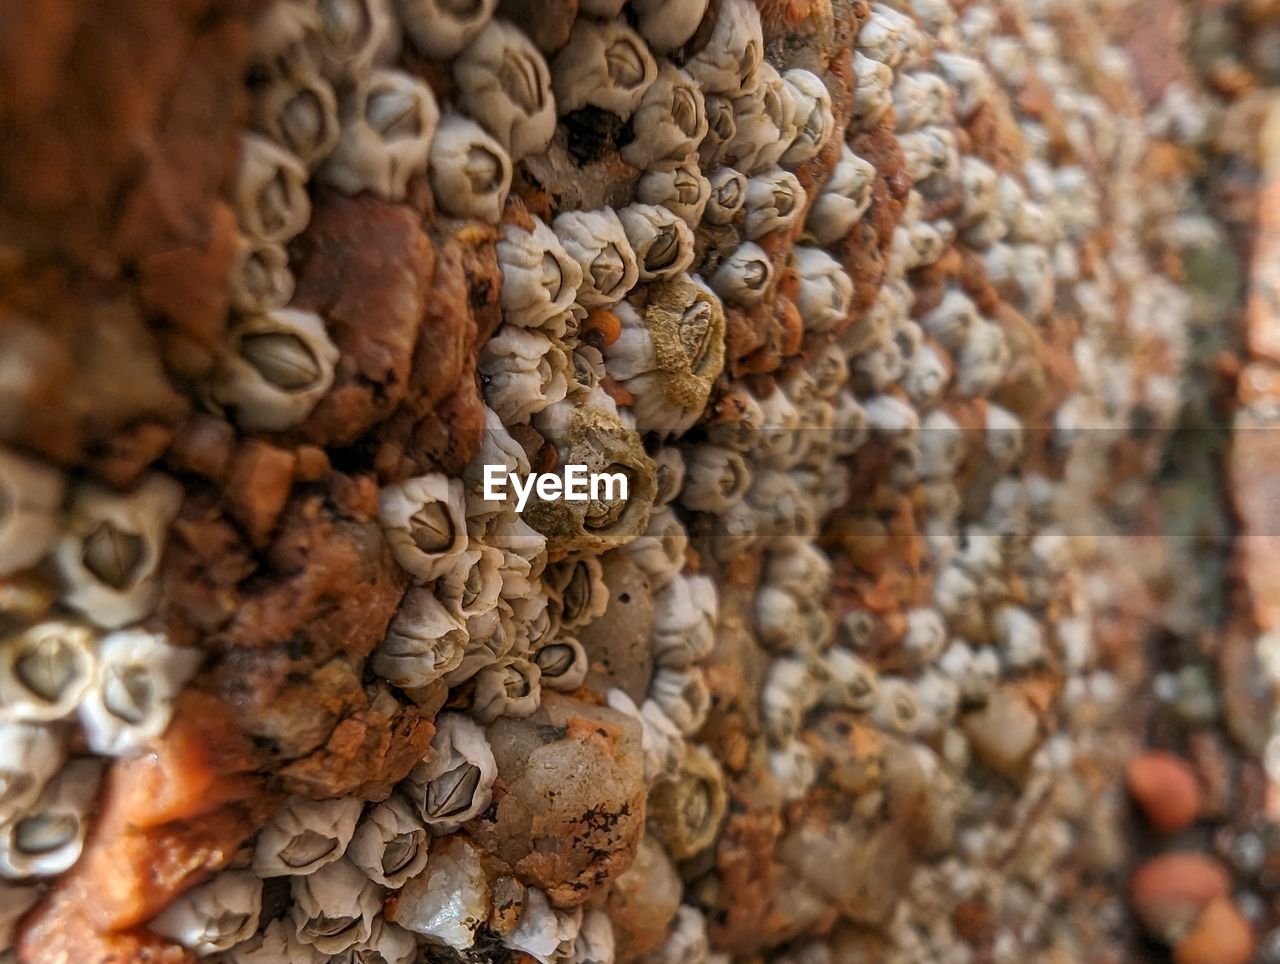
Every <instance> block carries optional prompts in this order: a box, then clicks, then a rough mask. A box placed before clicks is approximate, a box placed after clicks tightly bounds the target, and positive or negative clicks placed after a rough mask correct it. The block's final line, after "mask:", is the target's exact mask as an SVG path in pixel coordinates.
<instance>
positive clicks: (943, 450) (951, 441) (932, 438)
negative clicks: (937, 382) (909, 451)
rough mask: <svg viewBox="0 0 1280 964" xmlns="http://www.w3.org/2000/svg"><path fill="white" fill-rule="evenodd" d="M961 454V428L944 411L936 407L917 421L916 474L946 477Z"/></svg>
mask: <svg viewBox="0 0 1280 964" xmlns="http://www.w3.org/2000/svg"><path fill="white" fill-rule="evenodd" d="M964 455H965V437H964V430H963V429H961V427H960V424H959V423H958V422H957V421H956V420H955V419H954V418H952V417H951V415H949V414H948V413H947V412H944V411H942V410H941V409H937V410H935V411H932V412H930V413H929V414H928V415H926V416H925V417H924V420H923V421H922V422H921V423H920V476H921V478H924V479H950V478H953V477H954V476H955V472H956V469H957V468H958V467H959V465H960V462H961V460H962V459H963V458H964Z"/></svg>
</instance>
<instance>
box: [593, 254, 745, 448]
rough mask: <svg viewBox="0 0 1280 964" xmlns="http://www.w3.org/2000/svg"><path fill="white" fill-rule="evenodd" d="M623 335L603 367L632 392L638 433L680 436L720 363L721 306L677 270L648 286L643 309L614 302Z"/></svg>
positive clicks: (703, 400) (699, 410) (700, 285)
mask: <svg viewBox="0 0 1280 964" xmlns="http://www.w3.org/2000/svg"><path fill="white" fill-rule="evenodd" d="M618 317H619V318H620V319H621V320H622V334H621V336H620V337H619V338H618V340H617V341H616V342H614V343H613V344H612V345H610V346H608V348H607V349H605V367H606V368H607V369H608V371H609V374H610V375H612V376H613V377H614V378H616V379H618V381H619V382H621V383H622V384H623V385H624V386H625V387H626V389H627V391H629V392H630V393H631V394H632V395H633V396H634V399H635V401H634V402H633V403H632V405H633V407H632V412H633V414H634V415H635V420H636V428H637V429H638V430H640V431H641V432H657V433H659V434H662V435H680V434H683V433H684V432H686V431H688V429H689V428H690V427H691V426H692V425H693V424H694V423H695V422H696V421H697V420H698V419H699V418H700V417H701V416H702V410H703V408H704V407H705V406H706V404H707V398H708V396H709V395H710V394H711V385H712V383H714V382H715V380H716V378H717V377H719V375H720V372H721V370H722V369H723V368H724V330H725V321H724V309H723V307H722V306H721V304H720V299H719V298H717V297H716V295H715V294H714V293H713V292H712V291H711V289H709V288H708V287H707V286H706V285H705V284H703V283H702V281H701V280H700V279H698V278H696V277H691V276H689V275H680V276H678V277H676V278H673V279H671V280H670V281H666V282H663V283H660V284H654V285H651V286H650V287H649V303H648V304H647V305H645V306H644V308H643V309H635V308H633V307H631V306H630V305H627V304H623V305H620V306H619V309H618Z"/></svg>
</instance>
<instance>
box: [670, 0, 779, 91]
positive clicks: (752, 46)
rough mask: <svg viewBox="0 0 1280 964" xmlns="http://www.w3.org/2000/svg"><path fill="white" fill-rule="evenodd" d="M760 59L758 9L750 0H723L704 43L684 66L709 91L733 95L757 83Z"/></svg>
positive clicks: (760, 42) (752, 88) (761, 59)
mask: <svg viewBox="0 0 1280 964" xmlns="http://www.w3.org/2000/svg"><path fill="white" fill-rule="evenodd" d="M762 63H764V34H763V32H762V30H761V27H760V11H759V10H757V9H756V5H755V4H754V3H751V2H750V0H725V2H723V3H721V4H720V9H719V11H718V12H717V14H716V21H715V24H714V25H713V26H712V29H711V34H710V36H709V37H708V38H707V42H706V45H705V46H704V47H703V48H702V49H701V50H700V51H698V53H697V54H695V55H694V56H693V57H691V58H690V59H689V62H688V63H686V64H685V68H684V69H685V70H687V71H688V72H689V74H690V75H691V76H692V77H693V79H694V80H696V81H697V82H698V86H700V87H701V88H702V89H703V91H704V92H706V93H709V94H730V95H736V94H738V93H739V92H743V93H746V92H749V91H752V90H754V89H755V87H756V84H757V83H759V72H760V65H761V64H762Z"/></svg>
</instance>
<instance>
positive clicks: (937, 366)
mask: <svg viewBox="0 0 1280 964" xmlns="http://www.w3.org/2000/svg"><path fill="white" fill-rule="evenodd" d="M950 381H951V374H950V372H949V371H948V370H947V365H946V362H944V361H943V360H942V356H941V355H939V354H938V352H937V350H936V349H935V348H934V347H933V346H932V345H922V346H921V348H920V351H919V352H917V353H916V356H915V357H914V358H913V359H911V363H910V365H909V366H908V368H907V370H906V372H905V373H904V374H903V376H902V381H901V385H902V390H903V391H905V392H906V393H907V397H908V398H910V399H911V401H912V402H914V403H915V404H916V405H917V406H921V407H923V406H926V405H929V404H931V403H933V402H936V401H937V400H938V399H939V398H941V397H942V393H943V392H945V391H946V388H947V384H948V383H949V382H950Z"/></svg>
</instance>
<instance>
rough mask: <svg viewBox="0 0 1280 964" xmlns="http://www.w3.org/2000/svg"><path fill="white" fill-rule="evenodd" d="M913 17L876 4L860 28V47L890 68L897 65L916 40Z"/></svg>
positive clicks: (858, 45)
mask: <svg viewBox="0 0 1280 964" xmlns="http://www.w3.org/2000/svg"><path fill="white" fill-rule="evenodd" d="M916 33H917V30H916V25H915V23H913V22H912V20H911V18H910V17H909V16H908V15H907V14H905V13H900V12H898V11H897V10H894V9H893V8H892V7H889V6H885V5H884V4H880V3H877V4H873V5H872V8H871V16H870V17H868V18H867V22H866V23H864V24H863V25H862V27H861V28H860V29H859V30H858V37H857V40H856V41H855V44H856V47H857V49H858V50H859V51H860V52H862V53H864V54H866V55H867V56H868V57H870V58H872V59H873V60H876V61H879V62H880V63H882V64H884V65H886V66H888V67H897V66H898V65H899V64H901V63H902V61H903V59H904V58H905V57H906V55H907V53H908V52H909V51H910V50H911V49H912V47H913V46H915V44H916V43H917V40H916V37H915V34H916Z"/></svg>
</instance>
